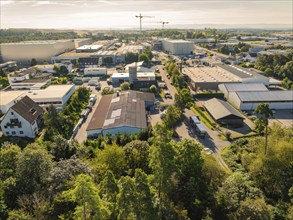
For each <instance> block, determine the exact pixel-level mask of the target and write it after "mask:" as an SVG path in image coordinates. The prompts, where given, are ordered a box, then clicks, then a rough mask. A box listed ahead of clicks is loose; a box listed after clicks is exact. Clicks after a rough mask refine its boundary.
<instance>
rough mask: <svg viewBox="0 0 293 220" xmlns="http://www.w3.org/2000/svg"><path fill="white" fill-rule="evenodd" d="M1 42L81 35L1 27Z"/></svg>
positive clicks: (57, 38)
mask: <svg viewBox="0 0 293 220" xmlns="http://www.w3.org/2000/svg"><path fill="white" fill-rule="evenodd" d="M0 36H1V38H0V43H13V42H20V41H34V40H60V39H74V38H79V37H80V36H79V35H78V34H77V33H76V32H73V31H71V32H66V31H64V32H42V31H37V30H34V29H0Z"/></svg>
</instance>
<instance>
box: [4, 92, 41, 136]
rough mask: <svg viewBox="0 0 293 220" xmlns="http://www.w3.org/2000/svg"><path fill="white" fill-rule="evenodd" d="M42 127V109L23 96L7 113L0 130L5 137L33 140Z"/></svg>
mask: <svg viewBox="0 0 293 220" xmlns="http://www.w3.org/2000/svg"><path fill="white" fill-rule="evenodd" d="M43 125H44V119H43V109H42V108H41V107H40V106H38V105H37V104H36V103H35V102H34V101H33V100H31V99H30V98H29V97H28V96H25V97H23V98H22V99H21V100H19V101H18V102H16V103H15V104H14V105H13V106H12V107H11V108H10V109H9V110H8V111H7V113H6V115H5V116H4V119H3V120H2V122H1V129H2V132H3V135H5V136H18V137H29V138H35V137H36V136H37V134H38V133H39V132H40V131H41V129H42V127H43Z"/></svg>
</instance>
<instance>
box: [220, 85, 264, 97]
mask: <svg viewBox="0 0 293 220" xmlns="http://www.w3.org/2000/svg"><path fill="white" fill-rule="evenodd" d="M219 90H220V91H221V92H222V93H224V96H225V98H226V99H229V94H230V93H231V92H246V91H254V92H257V91H268V89H267V87H266V86H265V85H264V84H262V83H224V84H220V85H219Z"/></svg>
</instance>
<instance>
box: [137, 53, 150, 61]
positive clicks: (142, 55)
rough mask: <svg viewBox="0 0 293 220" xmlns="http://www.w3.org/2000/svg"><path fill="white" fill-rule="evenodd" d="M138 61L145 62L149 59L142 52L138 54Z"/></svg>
mask: <svg viewBox="0 0 293 220" xmlns="http://www.w3.org/2000/svg"><path fill="white" fill-rule="evenodd" d="M138 61H144V62H146V63H149V62H150V59H149V57H148V55H147V54H145V53H142V54H139V56H138Z"/></svg>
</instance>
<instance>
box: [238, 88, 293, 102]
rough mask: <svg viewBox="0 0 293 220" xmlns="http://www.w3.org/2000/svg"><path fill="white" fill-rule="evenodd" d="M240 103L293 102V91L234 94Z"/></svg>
mask: <svg viewBox="0 0 293 220" xmlns="http://www.w3.org/2000/svg"><path fill="white" fill-rule="evenodd" d="M236 94H237V96H238V97H239V99H240V100H241V101H242V102H272V101H273V102H278V101H279V102H282V101H291V102H293V91H287V90H286V91H259V92H255V91H254V92H253V91H252V92H251V91H247V92H236Z"/></svg>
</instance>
